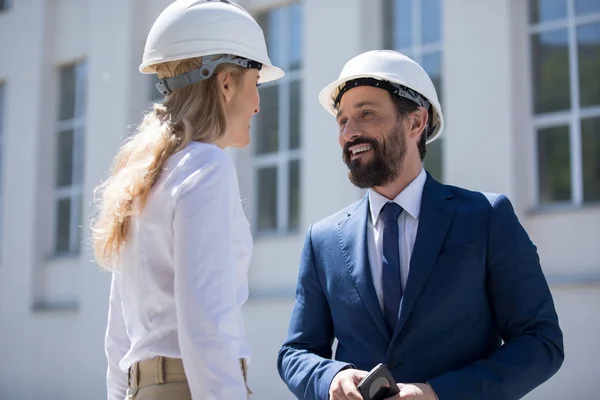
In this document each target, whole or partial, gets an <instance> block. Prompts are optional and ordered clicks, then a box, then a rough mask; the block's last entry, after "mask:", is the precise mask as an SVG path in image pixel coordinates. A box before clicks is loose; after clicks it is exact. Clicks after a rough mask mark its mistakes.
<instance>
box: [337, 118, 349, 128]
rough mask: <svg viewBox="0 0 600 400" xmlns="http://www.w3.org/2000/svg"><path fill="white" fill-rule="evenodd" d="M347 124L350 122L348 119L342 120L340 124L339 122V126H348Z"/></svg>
mask: <svg viewBox="0 0 600 400" xmlns="http://www.w3.org/2000/svg"><path fill="white" fill-rule="evenodd" d="M346 122H348V120H347V119H341V120H340V122H338V124H339V125H340V126H344V125H346Z"/></svg>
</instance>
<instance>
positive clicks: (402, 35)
mask: <svg viewBox="0 0 600 400" xmlns="http://www.w3.org/2000/svg"><path fill="white" fill-rule="evenodd" d="M383 21H384V23H383V29H384V31H383V38H384V46H385V48H387V49H394V50H397V51H399V52H401V53H403V54H406V55H407V56H408V57H410V58H412V59H413V60H415V61H416V62H417V63H419V64H420V65H421V66H422V67H423V69H424V70H425V71H427V73H428V74H429V76H430V77H431V80H432V81H433V84H434V85H435V89H436V91H437V94H438V98H439V99H440V102H442V103H443V101H442V97H443V96H442V95H443V93H442V53H443V43H442V5H441V0H383ZM444 140H445V139H444V136H441V137H440V138H439V139H436V140H435V141H434V142H433V143H431V144H428V145H427V156H426V157H425V167H426V168H427V171H429V173H431V175H433V176H434V177H435V178H436V179H438V180H443V177H444V176H443V175H444V173H443V143H444Z"/></svg>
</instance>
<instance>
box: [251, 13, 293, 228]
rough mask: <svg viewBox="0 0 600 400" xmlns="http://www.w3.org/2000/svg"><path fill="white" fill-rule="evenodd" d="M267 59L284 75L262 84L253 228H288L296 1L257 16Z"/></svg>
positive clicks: (290, 216)
mask: <svg viewBox="0 0 600 400" xmlns="http://www.w3.org/2000/svg"><path fill="white" fill-rule="evenodd" d="M257 20H258V22H259V24H260V25H261V27H262V29H263V31H264V33H265V37H266V39H267V47H268V49H269V56H270V58H271V61H272V62H273V63H274V64H275V65H277V66H279V67H281V68H283V69H284V70H285V71H286V75H285V77H284V78H282V79H280V80H278V81H275V82H272V83H267V84H264V85H262V86H261V88H260V109H261V111H260V113H259V114H258V115H257V116H256V119H255V122H256V123H255V125H254V129H253V133H254V139H253V143H254V144H253V151H254V168H255V177H256V189H255V190H256V196H255V199H256V201H255V204H256V207H255V212H254V214H255V218H256V221H255V226H256V227H257V230H258V231H260V232H262V233H265V232H279V233H281V232H288V231H294V230H296V229H298V228H299V223H300V171H301V146H302V143H301V125H300V121H301V115H302V114H301V113H302V110H301V106H300V99H301V97H302V96H301V86H302V85H301V72H302V71H301V67H302V9H301V6H300V4H298V3H294V4H291V5H288V6H285V7H278V8H275V9H271V10H269V11H268V12H265V13H263V14H260V15H258V16H257Z"/></svg>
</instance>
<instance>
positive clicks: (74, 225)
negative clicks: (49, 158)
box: [52, 60, 88, 256]
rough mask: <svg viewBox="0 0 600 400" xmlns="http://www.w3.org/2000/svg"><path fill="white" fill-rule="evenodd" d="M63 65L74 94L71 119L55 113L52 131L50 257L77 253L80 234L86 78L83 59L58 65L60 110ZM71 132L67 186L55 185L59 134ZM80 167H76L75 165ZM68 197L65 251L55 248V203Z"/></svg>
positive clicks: (86, 70)
mask: <svg viewBox="0 0 600 400" xmlns="http://www.w3.org/2000/svg"><path fill="white" fill-rule="evenodd" d="M65 68H74V69H75V82H74V84H75V93H74V110H73V114H74V117H73V118H69V119H61V116H60V113H59V114H58V116H57V123H56V129H55V131H54V134H55V135H56V136H55V137H54V143H55V146H56V147H55V156H56V162H55V165H54V174H53V179H54V183H53V195H54V196H53V197H54V199H53V200H54V201H53V203H54V207H53V211H52V212H53V221H54V224H53V232H52V254H53V255H54V256H70V255H77V254H79V252H80V250H81V241H82V235H81V234H78V233H77V232H78V230H79V228H80V225H81V219H82V218H81V217H82V209H83V186H84V170H85V168H84V151H85V149H84V139H85V128H86V120H85V117H86V115H85V114H86V103H87V102H86V95H87V77H88V65H87V61H86V60H78V61H75V62H72V63H68V64H62V65H59V66H58V68H57V71H56V72H57V76H58V91H57V94H58V100H59V101H58V107H59V109H60V107H61V104H60V101H61V98H62V91H63V88H62V87H61V84H62V82H61V79H60V75H61V72H62V71H63V70H64V69H65ZM69 130H72V131H73V150H72V154H71V156H72V160H73V170H72V171H71V174H72V175H71V185H68V186H66V185H65V186H62V187H59V186H58V184H57V181H58V173H59V169H58V157H59V156H60V148H59V145H60V142H59V140H60V139H59V135H60V134H61V133H62V132H65V131H69ZM78 166H80V168H78ZM67 199H68V200H70V209H69V232H68V236H69V245H68V249H67V250H61V249H59V248H58V238H59V237H60V232H59V227H60V221H59V212H58V205H59V202H60V201H62V200H67Z"/></svg>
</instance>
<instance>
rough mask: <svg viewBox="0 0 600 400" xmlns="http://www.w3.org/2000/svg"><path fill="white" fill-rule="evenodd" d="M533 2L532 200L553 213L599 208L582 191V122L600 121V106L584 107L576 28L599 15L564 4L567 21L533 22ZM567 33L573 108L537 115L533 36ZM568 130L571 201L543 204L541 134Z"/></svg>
mask: <svg viewBox="0 0 600 400" xmlns="http://www.w3.org/2000/svg"><path fill="white" fill-rule="evenodd" d="M530 1H531V0H528V1H527V4H526V8H527V24H528V27H527V28H528V30H527V43H528V57H529V71H528V73H529V77H530V79H529V81H530V82H531V84H530V96H531V116H532V121H533V123H532V128H531V135H532V136H531V137H532V143H533V148H532V151H533V157H531V168H532V171H533V185H531V186H530V187H531V192H532V193H531V194H530V195H531V197H532V199H533V204H534V205H535V207H536V208H540V209H554V208H563V207H571V206H574V207H581V206H583V205H586V204H597V203H598V202H584V199H583V195H584V187H583V152H582V150H583V149H582V144H581V133H582V131H581V122H582V120H583V119H588V118H598V117H600V105H598V106H590V107H585V108H582V107H581V102H580V86H579V58H578V53H577V52H578V42H577V28H578V27H579V26H582V25H586V24H590V23H600V12H598V13H591V14H585V15H581V16H577V15H576V13H575V1H576V0H565V1H566V6H567V10H566V11H567V14H566V17H565V18H564V19H560V20H553V21H547V22H536V23H532V22H531V18H530V17H531V16H530ZM564 29H566V31H567V51H568V54H569V60H568V66H569V93H570V97H569V100H570V108H569V109H565V110H561V111H550V112H544V113H536V112H535V105H534V99H535V93H536V87H535V79H534V76H533V68H534V60H533V57H532V51H533V48H532V39H533V37H534V35H538V34H543V33H548V32H556V31H558V30H564ZM562 126H566V127H568V129H569V167H570V171H571V174H570V180H571V188H570V189H571V200H569V201H551V202H548V203H541V202H540V171H539V157H538V155H539V140H538V132H539V131H540V130H543V129H548V128H556V127H562Z"/></svg>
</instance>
